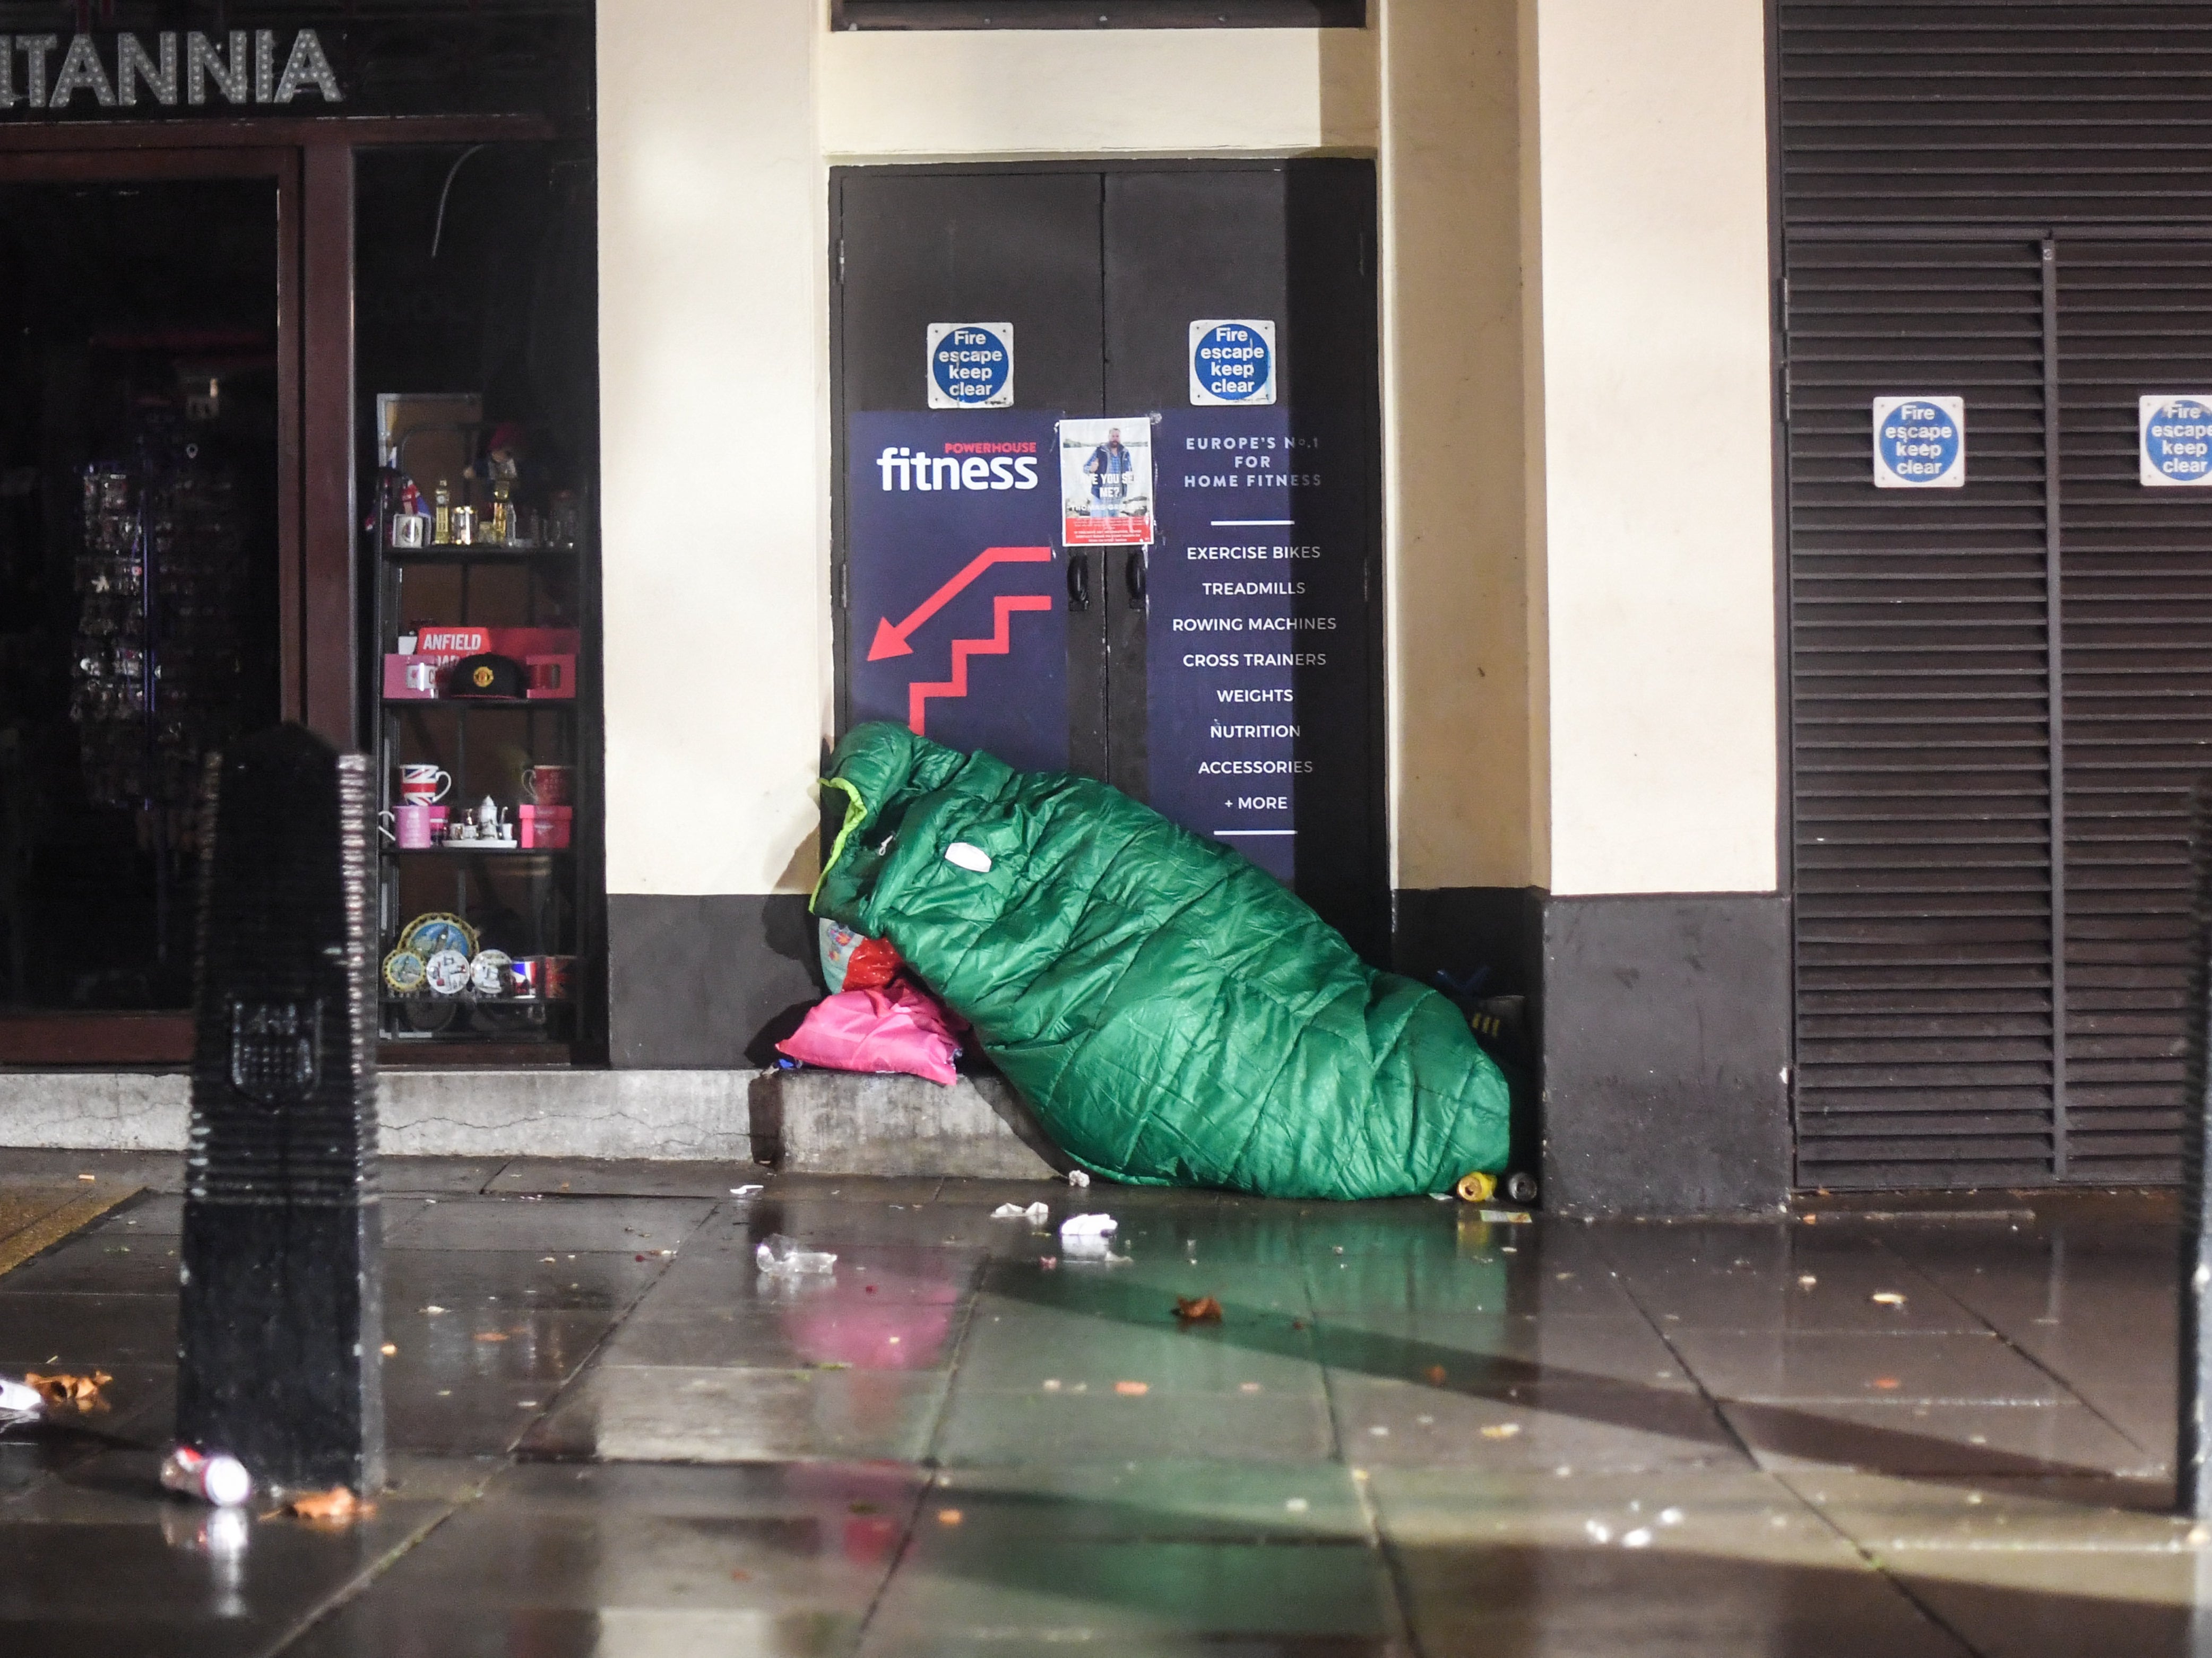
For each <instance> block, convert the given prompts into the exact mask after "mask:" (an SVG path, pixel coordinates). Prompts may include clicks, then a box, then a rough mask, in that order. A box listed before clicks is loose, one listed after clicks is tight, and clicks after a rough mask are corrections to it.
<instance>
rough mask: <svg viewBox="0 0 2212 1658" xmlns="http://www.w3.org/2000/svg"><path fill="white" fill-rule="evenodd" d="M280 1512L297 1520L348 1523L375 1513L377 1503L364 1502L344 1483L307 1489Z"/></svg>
mask: <svg viewBox="0 0 2212 1658" xmlns="http://www.w3.org/2000/svg"><path fill="white" fill-rule="evenodd" d="M280 1512H282V1513H284V1514H289V1515H291V1516H292V1517H293V1518H294V1519H295V1520H313V1521H322V1522H325V1523H329V1524H332V1525H340V1526H343V1525H346V1524H348V1523H349V1522H351V1521H356V1520H358V1519H360V1518H361V1517H362V1515H369V1514H374V1513H375V1512H376V1504H375V1503H364V1502H362V1500H361V1499H360V1498H359V1497H356V1496H355V1495H354V1494H353V1492H352V1491H350V1490H349V1488H347V1487H346V1486H343V1485H333V1486H331V1488H330V1490H328V1491H307V1492H305V1493H303V1494H302V1495H301V1496H298V1497H294V1498H293V1499H292V1500H291V1501H290V1502H289V1503H286V1504H285V1505H284V1506H283V1509H282V1510H280Z"/></svg>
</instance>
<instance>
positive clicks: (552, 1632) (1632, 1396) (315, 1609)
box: [0, 1151, 2212, 1658]
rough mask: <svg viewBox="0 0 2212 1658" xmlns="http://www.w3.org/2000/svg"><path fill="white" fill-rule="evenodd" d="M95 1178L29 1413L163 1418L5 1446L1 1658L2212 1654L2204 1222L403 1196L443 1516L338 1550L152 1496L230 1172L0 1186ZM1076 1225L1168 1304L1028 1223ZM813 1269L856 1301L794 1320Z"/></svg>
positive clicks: (567, 1186) (397, 1320)
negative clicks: (806, 1271)
mask: <svg viewBox="0 0 2212 1658" xmlns="http://www.w3.org/2000/svg"><path fill="white" fill-rule="evenodd" d="M80 1171H82V1172H94V1173H96V1174H98V1175H100V1178H101V1179H102V1181H130V1180H136V1181H141V1182H143V1184H144V1185H145V1186H146V1187H147V1188H148V1189H147V1190H146V1191H145V1192H144V1193H142V1194H141V1195H139V1196H138V1197H137V1198H135V1199H131V1200H129V1201H128V1202H126V1203H125V1204H124V1205H123V1206H120V1207H118V1208H116V1209H114V1210H112V1211H111V1212H109V1213H107V1214H106V1216H105V1217H103V1218H100V1219H99V1220H98V1221H96V1222H94V1224H92V1225H91V1226H89V1227H88V1228H87V1229H86V1230H82V1231H81V1232H79V1233H77V1234H76V1236H73V1237H71V1238H70V1239H69V1240H68V1241H66V1242H63V1243H60V1244H59V1245H58V1246H56V1247H54V1248H49V1249H47V1250H46V1252H44V1253H43V1254H40V1255H38V1256H37V1257H36V1258H34V1259H33V1260H30V1261H29V1262H28V1263H27V1264H26V1265H24V1266H21V1267H18V1268H17V1269H15V1271H13V1272H8V1273H6V1274H5V1275H4V1276H0V1374H16V1373H20V1372H21V1371H22V1370H39V1369H62V1370H71V1369H74V1370H85V1369H89V1368H94V1367H96V1368H98V1369H100V1370H106V1371H107V1372H109V1373H111V1375H112V1376H113V1378H114V1379H113V1380H112V1382H110V1383H109V1384H108V1387H107V1389H106V1391H107V1394H108V1395H109V1398H110V1400H111V1401H112V1408H111V1410H110V1411H109V1412H107V1413H106V1415H104V1416H100V1417H97V1418H91V1419H90V1420H89V1422H88V1424H87V1428H86V1430H83V1431H74V1432H67V1433H63V1432H56V1431H52V1430H46V1431H42V1432H41V1433H40V1434H38V1435H36V1436H25V1435H23V1434H22V1433H21V1432H20V1431H19V1432H15V1433H11V1434H8V1435H0V1653H9V1654H13V1653H23V1654H35V1655H38V1658H76V1655H78V1654H91V1653H97V1654H99V1655H101V1658H131V1655H137V1654H142V1653H143V1654H149V1655H151V1654H159V1655H165V1658H166V1655H199V1654H208V1655H216V1654H221V1655H250V1654H263V1653H270V1652H278V1651H281V1652H283V1653H286V1654H289V1655H298V1658H337V1655H366V1654H372V1653H374V1654H401V1655H424V1658H428V1655H437V1658H447V1655H477V1654H483V1655H498V1658H570V1655H577V1658H581V1655H591V1654H597V1655H605V1658H663V1655H678V1654H686V1655H688V1654H693V1653H699V1654H723V1653H729V1654H762V1655H800V1654H807V1655H811V1654H842V1653H861V1654H867V1655H876V1654H882V1655H894V1654H897V1655H905V1654H917V1655H920V1654H947V1655H950V1654H956V1653H957V1654H972V1653H992V1654H1006V1655H1020V1654H1030V1653H1053V1654H1064V1653H1066V1652H1067V1651H1069V1650H1071V1649H1073V1650H1079V1651H1081V1652H1084V1653H1086V1654H1096V1655H1133V1654H1183V1653H1188V1654H1200V1653H1203V1654H1206V1655H1224V1654H1237V1655H1261V1654H1283V1655H1298V1658H1321V1655H1328V1658H1337V1655H1344V1658H1350V1655H1367V1654H1382V1653H1390V1654H1407V1655H1415V1654H1419V1655H1427V1658H1447V1655H1459V1654H1468V1655H1474V1654H1480V1655H1483V1658H1521V1655H1529V1658H1534V1655H1543V1658H1566V1655H1577V1658H1579V1655H1616V1654H1626V1653H1634V1654H1662V1655H1672V1654H1682V1655H1692V1654H1694V1655H1698V1658H1734V1655H1753V1654H1756V1655H1791V1658H1815V1655H1822V1658H1825V1655H1830V1654H1835V1655H1854V1658H1859V1655H1879V1658H1892V1655H1895V1658H1917V1655H1923V1654H1926V1655H1958V1654H1969V1653H1972V1654H1986V1655H2003V1658H2014V1655H2021V1658H2025V1655H2045V1654H2074V1653H2081V1654H2095V1655H2098V1658H2123V1655H2125V1658H2134V1655H2147V1658H2149V1655H2164V1654H2183V1653H2201V1652H2206V1651H2212V1617H2207V1618H2206V1619H2204V1629H2203V1632H2198V1631H2197V1630H2196V1629H2194V1628H2193V1627H2192V1621H2191V1619H2192V1613H2191V1607H2192V1606H2193V1605H2194V1604H2196V1602H2197V1600H2199V1598H2200V1588H2199V1585H2200V1583H2201V1584H2203V1590H2202V1591H2201V1598H2202V1599H2203V1600H2204V1602H2205V1604H2206V1605H2207V1606H2208V1607H2212V1545H2208V1544H2203V1543H2202V1542H2201V1541H2200V1542H2196V1543H2193V1542H2192V1541H2191V1535H2190V1532H2189V1528H2188V1527H2186V1526H2185V1525H2184V1524H2182V1523H2180V1522H2179V1521H2174V1520H2172V1519H2171V1518H2169V1517H2167V1516H2166V1515H2164V1514H2163V1513H2161V1512H2160V1510H2161V1509H2162V1508H2163V1506H2164V1505H2165V1504H2166V1503H2168V1502H2169V1501H2170V1495H2171V1492H2170V1485H2169V1483H2168V1480H2169V1461H2170V1455H2171V1446H2172V1412H2173V1385H2172V1370H2173V1363H2172V1351H2173V1340H2174V1335H2173V1311H2174V1289H2175V1286H2174V1264H2173V1263H2174V1259H2175V1240H2174V1231H2173V1216H2172V1206H2171V1202H2170V1200H2168V1199H2161V1198H2160V1197H2158V1196H2156V1195H2152V1196H2141V1195H2128V1194H2116V1195H2109V1196H2106V1195H2099V1194H2078V1195H2076V1194H2069V1195H2068V1196H2066V1197H2064V1198H2063V1199H2062V1198H2056V1197H2051V1196H2046V1195H2044V1194H2034V1195H2029V1196H2025V1197H2023V1196H2018V1195H2015V1196H2012V1197H2008V1198H1999V1199H1994V1200H1992V1201H1990V1202H1984V1201H1982V1200H1979V1199H1977V1200H1975V1202H1974V1204H1973V1206H1972V1208H1971V1210H1969V1209H1967V1208H1966V1207H1965V1206H1964V1200H1961V1199H1956V1198H1951V1199H1942V1200H1940V1202H1939V1203H1938V1204H1937V1205H1936V1206H1935V1207H1933V1208H1932V1209H1931V1208H1930V1207H1929V1206H1926V1205H1923V1206H1921V1209H1920V1210H1919V1211H1917V1212H1914V1211H1906V1212H1902V1213H1900V1212H1897V1211H1896V1210H1895V1209H1894V1208H1893V1209H1892V1210H1890V1211H1888V1212H1874V1213H1871V1214H1865V1213H1854V1212H1850V1210H1849V1209H1848V1208H1846V1207H1845V1206H1843V1205H1841V1204H1824V1205H1821V1206H1819V1207H1817V1208H1816V1209H1815V1210H1814V1212H1812V1213H1810V1214H1809V1215H1806V1214H1801V1215H1799V1216H1797V1217H1795V1218H1791V1219H1790V1220H1789V1221H1787V1222H1783V1221H1777V1222H1775V1223H1773V1224H1711V1225H1703V1224H1700V1225H1664V1226H1662V1225H1626V1224H1623V1225H1583V1224H1570V1223H1562V1222H1557V1221H1539V1222H1537V1223H1536V1224H1530V1225H1499V1224H1486V1223H1485V1222H1483V1221H1482V1220H1481V1219H1480V1218H1479V1216H1478V1214H1477V1213H1476V1212H1474V1211H1471V1210H1468V1209H1466V1208H1464V1207H1462V1206H1459V1205H1457V1204H1443V1203H1435V1202H1431V1201H1427V1200H1417V1201H1412V1202H1405V1203H1392V1204H1369V1205H1351V1206H1341V1205H1340V1206H1322V1205H1301V1204H1290V1203H1271V1202H1261V1201H1257V1200H1253V1199H1232V1198H1227V1197H1221V1196H1217V1195H1212V1194H1207V1193H1166V1192H1156V1191H1148V1190H1135V1189H1130V1188H1122V1187H1108V1186H1104V1185H1100V1186H1097V1187H1092V1188H1091V1190H1090V1191H1089V1192H1087V1193H1079V1192H1072V1191H1070V1190H1068V1189H1067V1188H1066V1187H1039V1186H1033V1185H1014V1184H1003V1185H1002V1184H997V1183H992V1182H984V1181H936V1180H926V1181H882V1180H876V1181H862V1180H836V1179H824V1178H819V1177H816V1178H802V1177H784V1178H769V1179H767V1187H766V1190H765V1191H764V1192H763V1193H761V1194H760V1195H758V1196H757V1197H753V1198H750V1199H737V1198H735V1197H733V1196H732V1193H731V1188H732V1187H735V1186H738V1185H739V1184H741V1183H744V1182H749V1181H755V1180H761V1179H763V1178H765V1176H764V1174H763V1171H760V1170H756V1169H750V1168H746V1167H740V1166H726V1167H723V1166H713V1165H700V1164H690V1165H684V1164H658V1165H641V1164H630V1165H581V1164H560V1163H547V1162H525V1163H502V1162H500V1161H497V1160H489V1161H444V1160H428V1161H416V1162H406V1163H392V1164H387V1166H386V1183H387V1188H388V1191H387V1198H386V1203H387V1222H386V1238H387V1250H386V1278H387V1297H386V1306H387V1310H386V1339H387V1340H389V1341H390V1342H392V1344H393V1345H394V1346H396V1348H397V1350H398V1351H397V1352H396V1353H395V1354H394V1355H393V1356H392V1357H391V1358H390V1359H389V1360H387V1362H386V1398H387V1401H388V1420H389V1439H390V1442H391V1444H392V1450H393V1457H392V1473H393V1478H394V1484H393V1487H392V1490H391V1491H387V1492H386V1493H385V1494H384V1495H383V1496H382V1497H381V1498H380V1502H379V1504H378V1508H377V1510H376V1512H375V1514H374V1515H373V1516H371V1517H370V1518H369V1519H368V1520H366V1521H363V1522H362V1523H361V1524H359V1525H356V1526H355V1527H350V1528H347V1529H339V1530H332V1529H328V1528H321V1527H314V1526H311V1525H308V1524H307V1523H305V1522H301V1521H290V1520H284V1519H274V1518H272V1519H256V1518H253V1517H252V1516H250V1515H242V1514H241V1515H228V1516H223V1515H214V1514H212V1513H210V1511H209V1510H206V1509H200V1508H197V1507H195V1506H193V1505H191V1504H189V1503H185V1502H183V1501H181V1500H173V1499H165V1498H163V1497H161V1495H160V1494H159V1493H158V1492H157V1491H155V1486H154V1474H155V1461H156V1457H157V1454H158V1450H159V1448H160V1447H161V1445H162V1443H163V1442H164V1438H165V1435H166V1430H167V1426H168V1423H169V1418H170V1414H171V1412H172V1409H173V1342H174V1326H175V1291H174V1276H175V1258H174V1253H173V1252H174V1250H175V1248H176V1234H177V1230H178V1227H179V1218H180V1211H179V1198H178V1197H177V1195H176V1190H177V1183H178V1173H179V1169H178V1167H177V1164H176V1163H175V1161H174V1160H173V1159H167V1158H155V1157H126V1156H89V1155H86V1154H76V1153H55V1152H21V1151H0V1182H4V1181H5V1180H6V1179H7V1178H8V1177H9V1175H11V1174H13V1175H15V1176H16V1177H17V1178H21V1179H26V1180H27V1179H31V1178H33V1177H38V1178H46V1179H52V1178H53V1177H55V1176H57V1175H59V1176H61V1177H63V1178H73V1177H74V1175H75V1173H76V1172H80ZM1040 1195H1042V1196H1044V1197H1045V1198H1046V1200H1047V1201H1048V1203H1049V1204H1050V1205H1051V1207H1052V1213H1053V1221H1052V1223H1051V1225H1056V1224H1057V1222H1058V1220H1059V1219H1060V1218H1061V1217H1062V1216H1064V1215H1066V1214H1069V1213H1073V1212H1079V1211H1082V1210H1093V1211H1098V1210H1103V1211H1105V1212H1109V1213H1112V1214H1114V1215H1115V1216H1117V1217H1118V1218H1119V1219H1120V1222H1121V1230H1120V1232H1119V1234H1118V1235H1117V1236H1116V1239H1115V1252H1116V1253H1117V1254H1121V1255H1123V1256H1126V1257H1127V1259H1126V1260H1125V1261H1121V1262H1116V1263H1114V1264H1103V1263H1097V1262H1084V1261H1078V1260H1072V1259H1067V1258H1065V1257H1062V1256H1061V1254H1060V1249H1059V1246H1058V1242H1057V1239H1056V1237H1055V1236H1054V1234H1053V1232H1052V1231H1051V1230H1049V1228H1048V1230H1043V1231H1036V1230H1032V1228H1031V1227H1030V1224H1028V1223H1027V1222H1025V1221H1001V1220H994V1219H993V1218H991V1212H992V1211H993V1209H994V1208H995V1207H996V1206H998V1205H1000V1204H1001V1203H1003V1202H1005V1201H1006V1200H1008V1199H1013V1200H1015V1201H1017V1202H1019V1203H1022V1204H1027V1203H1029V1202H1030V1201H1032V1200H1033V1199H1036V1198H1037V1197H1039V1196H1040ZM1859 1208H1860V1209H1861V1210H1866V1209H1868V1208H1869V1206H1868V1205H1861V1206H1859ZM772 1232H783V1233H786V1234H788V1235H790V1236H793V1237H796V1238H798V1239H799V1240H800V1241H801V1242H804V1243H805V1244H807V1245H809V1246H810V1247H812V1248H819V1249H824V1250H829V1251H833V1252H835V1253H836V1255H837V1257H838V1260H837V1263H836V1269H835V1272H834V1273H832V1274H830V1275H829V1276H827V1277H823V1278H802V1279H798V1280H787V1281H781V1282H779V1281H777V1280H775V1279H773V1278H763V1276H762V1275H761V1274H760V1273H759V1272H758V1271H757V1267H756V1266H755V1263H754V1255H753V1247H754V1244H755V1243H756V1242H757V1241H758V1240H759V1239H760V1238H762V1237H764V1236H767V1235H769V1234H770V1233H772ZM1202 1296H1212V1297H1215V1298H1216V1299H1217V1300H1218V1302H1219V1303H1220V1305H1221V1308H1222V1309H1223V1313H1224V1316H1223V1318H1222V1320H1221V1321H1219V1322H1218V1323H1212V1322H1207V1323H1199V1324H1194V1325H1191V1326H1189V1327H1184V1326H1182V1324H1181V1323H1180V1322H1179V1321H1178V1319H1177V1317H1176V1302H1177V1298H1178V1297H1186V1298H1189V1297H1202Z"/></svg>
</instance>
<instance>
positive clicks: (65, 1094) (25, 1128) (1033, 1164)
mask: <svg viewBox="0 0 2212 1658" xmlns="http://www.w3.org/2000/svg"><path fill="white" fill-rule="evenodd" d="M377 1095H378V1099H377V1113H378V1116H379V1118H380V1126H381V1134H380V1143H381V1148H382V1150H383V1151H384V1153H385V1155H386V1156H387V1157H629V1158H641V1157H642V1158H658V1159H670V1160H692V1159H699V1160H705V1161H708V1162H732V1163H753V1162H760V1163H777V1164H779V1166H781V1167H782V1168H786V1169H793V1170H795V1171H800V1172H805V1173H811V1174H823V1175H974V1176H976V1177H979V1178H989V1179H996V1180H1045V1179H1048V1178H1050V1177H1051V1175H1052V1174H1053V1172H1054V1166H1055V1165H1058V1166H1060V1167H1063V1168H1064V1167H1066V1166H1067V1165H1066V1163H1065V1160H1064V1159H1061V1158H1060V1155H1059V1153H1058V1152H1057V1151H1054V1149H1053V1145H1052V1142H1051V1141H1050V1140H1049V1139H1047V1138H1046V1137H1045V1135H1044V1133H1042V1131H1041V1130H1040V1129H1039V1128H1038V1127H1036V1121H1035V1120H1034V1119H1033V1118H1032V1117H1031V1116H1030V1113H1029V1109H1028V1108H1027V1107H1026V1106H1024V1104H1023V1103H1022V1102H1021V1100H1020V1098H1019V1096H1017V1095H1016V1094H1015V1092H1014V1090H1013V1089H1012V1086H1011V1085H1010V1084H1008V1083H1007V1082H1006V1078H1003V1077H1000V1076H998V1075H997V1074H995V1073H985V1074H982V1075H979V1076H975V1077H967V1076H963V1077H962V1078H961V1079H960V1081H959V1082H958V1084H956V1085H955V1086H953V1087H951V1088H941V1087H939V1085H938V1084H935V1083H932V1082H924V1081H923V1080H922V1079H921V1078H919V1077H875V1076H866V1077H864V1076H854V1075H851V1074H849V1073H848V1072H841V1071H817V1070H812V1069H809V1070H805V1071H767V1072H761V1071H586V1070H576V1071H568V1070H558V1071H432V1070H427V1069H423V1070H417V1069H414V1068H412V1067H407V1068H402V1067H399V1066H392V1067H391V1068H389V1069H386V1071H385V1072H383V1073H382V1074H381V1075H380V1077H379V1078H378V1082H377ZM190 1125H191V1079H190V1078H187V1077H185V1076H184V1075H183V1074H181V1073H180V1072H0V1146H59V1147H69V1148H72V1149H76V1150H85V1151H179V1150H181V1149H182V1148H183V1146H184V1144H185V1136H186V1133H187V1131H188V1129H189V1127H190Z"/></svg>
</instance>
